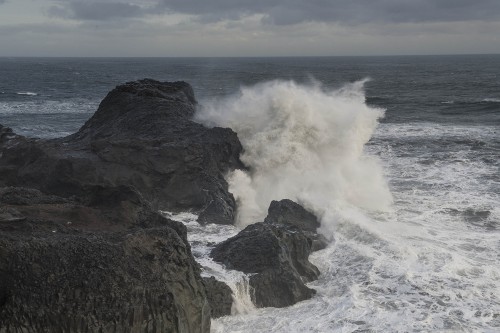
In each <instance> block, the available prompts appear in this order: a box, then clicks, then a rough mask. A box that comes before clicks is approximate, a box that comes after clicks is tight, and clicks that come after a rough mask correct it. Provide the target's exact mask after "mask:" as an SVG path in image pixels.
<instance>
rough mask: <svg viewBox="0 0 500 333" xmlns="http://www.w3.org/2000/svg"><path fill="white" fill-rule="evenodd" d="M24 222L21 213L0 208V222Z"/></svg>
mask: <svg viewBox="0 0 500 333" xmlns="http://www.w3.org/2000/svg"><path fill="white" fill-rule="evenodd" d="M24 220H26V216H24V215H23V214H22V213H21V212H19V211H18V210H17V209H15V208H11V207H5V206H4V207H0V222H19V221H24Z"/></svg>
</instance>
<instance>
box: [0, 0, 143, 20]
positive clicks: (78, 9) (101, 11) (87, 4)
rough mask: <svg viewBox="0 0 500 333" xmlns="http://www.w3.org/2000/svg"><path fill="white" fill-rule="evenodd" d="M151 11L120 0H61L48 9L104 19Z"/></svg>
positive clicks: (55, 13)
mask: <svg viewBox="0 0 500 333" xmlns="http://www.w3.org/2000/svg"><path fill="white" fill-rule="evenodd" d="M0 1H1V0H0ZM150 12H151V8H149V7H141V6H139V5H137V4H133V3H130V2H120V1H106V0H100V1H83V0H71V1H61V3H60V4H59V5H57V6H52V7H50V8H49V9H48V14H49V15H50V16H59V17H65V18H72V19H79V20H89V21H103V20H109V19H116V18H132V17H141V16H144V15H146V14H148V13H150Z"/></svg>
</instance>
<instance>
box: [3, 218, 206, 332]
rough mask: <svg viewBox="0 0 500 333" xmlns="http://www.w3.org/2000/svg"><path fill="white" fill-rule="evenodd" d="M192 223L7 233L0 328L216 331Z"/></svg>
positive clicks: (4, 238) (23, 329)
mask: <svg viewBox="0 0 500 333" xmlns="http://www.w3.org/2000/svg"><path fill="white" fill-rule="evenodd" d="M179 229H185V227H184V226H183V225H182V224H180V223H178V222H174V221H169V220H166V219H165V221H164V226H163V227H157V228H150V229H145V230H142V229H137V230H135V231H128V232H120V233H117V232H115V233H103V232H99V233H94V232H92V233H90V232H77V231H75V230H72V229H69V228H68V229H59V230H58V231H57V232H53V233H50V234H48V233H40V232H34V233H31V234H24V235H23V236H19V235H18V236H17V237H13V233H8V234H6V233H3V232H1V233H0V332H2V333H9V332H21V331H23V332H185V333H190V332H200V333H201V332H204V333H205V332H209V330H210V316H209V311H210V310H209V305H208V303H207V301H206V296H205V291H204V285H203V282H202V280H201V278H200V276H199V271H198V266H197V265H196V263H195V262H194V259H193V257H192V255H191V251H190V247H189V244H188V243H187V240H186V239H185V231H184V235H182V233H181V234H179V232H178V231H177V230H179Z"/></svg>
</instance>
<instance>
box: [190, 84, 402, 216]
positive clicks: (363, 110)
mask: <svg viewBox="0 0 500 333" xmlns="http://www.w3.org/2000/svg"><path fill="white" fill-rule="evenodd" d="M367 81H368V80H367V79H365V80H361V81H357V82H354V83H352V84H347V85H345V86H344V87H342V88H340V89H336V90H332V89H326V88H324V87H322V86H321V85H320V84H318V83H313V84H310V85H303V84H297V83H295V82H293V81H280V80H277V81H270V82H264V83H260V84H257V85H255V86H251V87H242V88H241V89H240V92H239V93H238V94H236V95H234V96H231V97H229V98H226V99H223V100H215V101H209V102H206V103H204V104H203V106H202V107H200V109H199V111H198V113H197V115H196V120H197V121H200V122H202V123H204V124H206V125H209V126H215V125H217V126H223V127H230V128H232V129H233V130H234V131H236V132H237V133H238V137H239V138H240V141H241V142H242V145H243V147H244V153H243V154H242V156H241V160H242V161H243V162H244V163H245V164H246V165H247V166H248V167H249V171H242V170H236V171H234V172H232V173H230V174H229V175H228V177H227V178H228V182H229V190H230V191H231V192H232V193H233V194H234V195H235V197H236V199H237V201H238V216H237V224H238V225H239V226H245V225H247V224H250V223H254V222H257V221H262V220H263V219H264V217H265V215H266V213H267V208H268V207H269V203H270V202H271V201H272V200H280V199H284V198H288V199H292V200H295V201H297V202H299V203H301V204H302V205H304V206H306V207H307V208H309V209H311V210H313V211H314V212H315V213H316V214H317V215H318V216H319V217H320V218H322V220H323V221H322V222H323V224H325V223H326V224H328V223H329V222H330V221H331V220H332V216H334V215H335V211H338V210H339V209H342V207H351V206H354V207H359V208H362V209H367V210H385V209H387V208H388V207H390V205H391V203H392V196H391V194H390V192H389V189H388V186H387V183H386V181H385V179H384V177H383V172H382V168H381V167H380V165H379V163H378V160H377V159H375V158H374V157H372V156H367V155H366V154H364V152H363V147H364V145H365V144H366V143H367V142H368V140H369V139H370V137H371V135H372V134H373V131H374V130H375V128H376V126H377V124H378V119H379V118H380V117H382V116H383V114H384V110H382V109H379V108H373V107H369V106H367V105H366V103H365V95H364V89H363V87H364V84H365V82H367ZM326 220H328V221H326Z"/></svg>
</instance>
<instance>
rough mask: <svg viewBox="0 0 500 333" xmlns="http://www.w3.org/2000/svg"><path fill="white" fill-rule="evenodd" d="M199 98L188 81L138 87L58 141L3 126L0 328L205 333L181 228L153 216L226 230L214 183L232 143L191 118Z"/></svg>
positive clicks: (224, 205) (123, 89) (197, 283)
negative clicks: (190, 214) (190, 217)
mask: <svg viewBox="0 0 500 333" xmlns="http://www.w3.org/2000/svg"><path fill="white" fill-rule="evenodd" d="M195 103H196V102H195V99H194V97H193V92H192V89H191V87H190V86H189V85H188V84H186V83H183V82H175V83H160V82H157V81H153V80H141V81H137V82H130V83H127V84H125V85H122V86H119V87H117V88H116V89H114V90H113V91H112V92H110V93H109V94H108V96H107V97H106V98H105V99H104V100H103V101H102V103H101V105H100V106H99V109H98V111H97V112H96V113H95V115H94V116H93V117H92V118H91V119H90V120H89V121H88V122H87V123H86V124H85V125H84V126H83V127H82V128H81V129H80V131H78V132H77V133H75V134H73V135H71V136H68V137H66V138H61V139H55V140H37V139H29V138H25V137H22V136H19V135H16V134H15V133H13V132H12V130H10V129H9V128H5V127H3V126H1V125H0V333H10V332H103V333H107V332H134V333H135V332H186V333H187V332H189V333H191V332H195V333H197V332H200V333H206V332H209V331H210V306H209V303H208V301H207V296H206V291H205V289H206V287H205V284H204V283H203V280H202V278H201V277H200V271H199V268H198V265H197V263H196V262H195V261H194V258H193V256H192V254H191V249H190V246H189V244H188V242H187V235H186V228H185V227H184V225H182V224H180V223H178V222H174V221H171V220H168V219H165V218H164V217H162V216H160V215H159V214H158V213H157V209H159V208H160V209H168V210H172V211H176V210H177V211H185V210H192V211H196V212H198V213H200V219H199V220H200V221H201V222H202V223H232V222H233V218H234V209H235V204H234V198H233V197H232V195H231V194H230V193H229V192H228V190H227V183H226V182H225V180H224V178H223V175H224V173H225V172H227V171H228V170H229V169H232V168H237V167H241V162H240V161H239V159H238V156H239V153H240V151H241V145H240V143H239V141H238V138H237V137H236V134H235V133H234V132H233V131H231V130H230V129H222V128H212V129H209V128H205V127H203V126H202V125H200V124H197V123H194V122H192V121H191V120H190V119H191V116H192V115H193V113H194V107H195ZM217 288H218V290H222V287H220V286H218V287H217ZM224 302H226V301H220V303H221V304H222V303H224ZM224 304H225V303H224ZM217 311H219V310H217ZM220 311H225V310H220Z"/></svg>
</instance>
